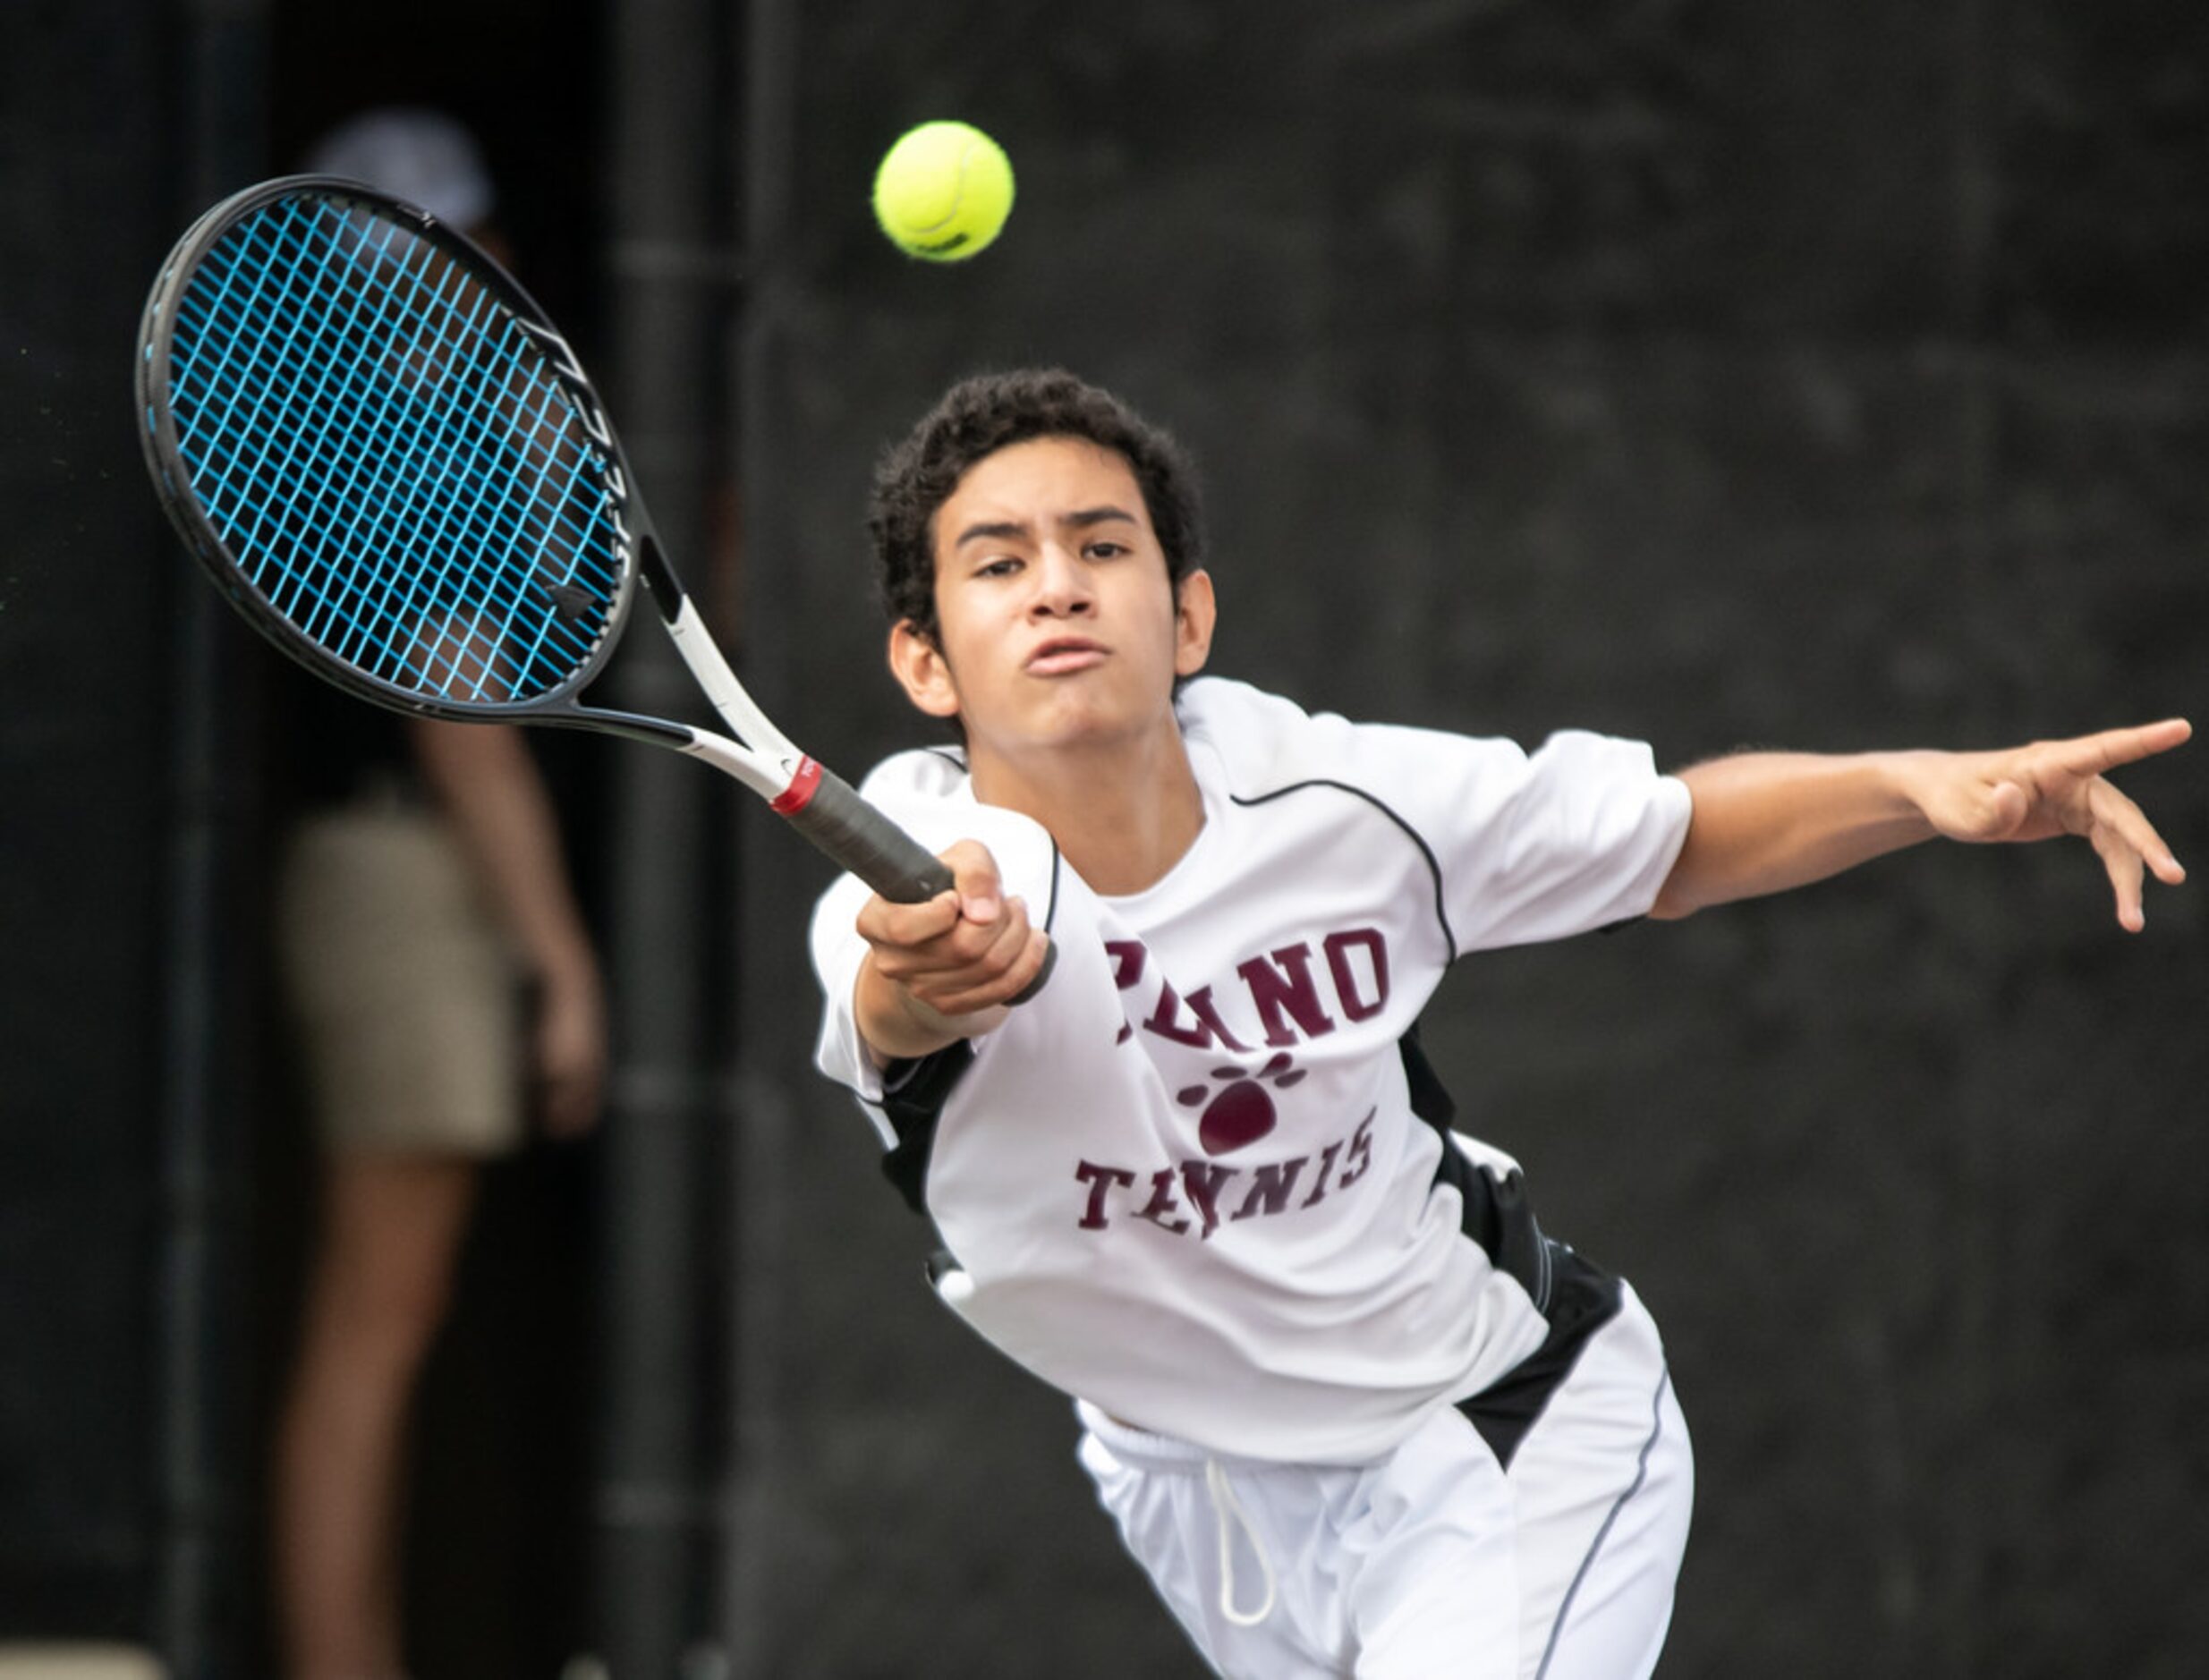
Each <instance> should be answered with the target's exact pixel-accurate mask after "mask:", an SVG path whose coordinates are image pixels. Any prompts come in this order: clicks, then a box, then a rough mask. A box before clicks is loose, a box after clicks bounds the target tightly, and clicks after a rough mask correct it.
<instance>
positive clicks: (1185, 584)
mask: <svg viewBox="0 0 2209 1680" xmlns="http://www.w3.org/2000/svg"><path fill="white" fill-rule="evenodd" d="M1218 618H1219V602H1218V601H1217V600H1215V599H1214V598H1213V597H1212V576H1211V573H1209V572H1203V571H1197V572H1192V573H1189V575H1188V576H1187V577H1185V578H1184V579H1182V580H1181V584H1180V587H1179V588H1177V590H1175V591H1174V675H1176V676H1194V675H1196V674H1197V673H1198V672H1199V671H1202V669H1203V668H1204V661H1205V660H1206V659H1208V658H1211V650H1212V625H1213V624H1214V623H1215V622H1217V620H1218Z"/></svg>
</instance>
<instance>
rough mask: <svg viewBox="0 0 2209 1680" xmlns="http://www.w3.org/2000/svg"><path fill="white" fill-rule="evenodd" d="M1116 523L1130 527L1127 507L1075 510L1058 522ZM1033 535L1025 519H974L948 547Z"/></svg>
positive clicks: (1083, 525)
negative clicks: (1121, 522)
mask: <svg viewBox="0 0 2209 1680" xmlns="http://www.w3.org/2000/svg"><path fill="white" fill-rule="evenodd" d="M1115 520H1121V521H1125V522H1126V523H1128V524H1130V525H1132V524H1134V522H1135V516H1134V514H1133V513H1129V512H1128V511H1127V510H1126V508H1124V507H1117V506H1115V505H1112V504H1111V503H1109V502H1107V503H1103V504H1101V505H1099V506H1096V507H1084V508H1078V509H1076V510H1075V512H1073V513H1066V514H1063V515H1062V516H1061V517H1060V518H1059V521H1058V522H1059V523H1060V524H1061V525H1066V526H1070V527H1072V528H1073V529H1074V530H1089V529H1090V528H1091V527H1092V526H1093V525H1105V524H1109V523H1111V522H1113V521H1115ZM1030 535H1032V531H1031V530H1030V528H1029V526H1028V524H1027V522H1025V521H1024V520H1017V519H985V520H977V521H976V522H974V523H973V524H972V525H969V526H968V527H967V528H966V529H965V530H963V531H961V532H960V533H959V534H958V537H957V539H956V540H955V541H954V542H953V543H952V545H951V546H952V547H953V548H955V549H956V548H963V547H965V546H966V545H967V544H968V543H970V542H1004V541H1009V540H1011V539H1016V538H1022V537H1027V536H1030Z"/></svg>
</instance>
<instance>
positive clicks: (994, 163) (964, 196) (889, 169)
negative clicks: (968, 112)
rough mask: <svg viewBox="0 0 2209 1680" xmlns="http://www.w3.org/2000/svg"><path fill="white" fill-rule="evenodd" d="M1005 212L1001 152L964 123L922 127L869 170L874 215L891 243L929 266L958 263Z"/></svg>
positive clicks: (1008, 191) (1007, 172) (1006, 170)
mask: <svg viewBox="0 0 2209 1680" xmlns="http://www.w3.org/2000/svg"><path fill="white" fill-rule="evenodd" d="M1012 211H1013V166H1012V165H1011V163H1010V162H1008V161H1007V158H1006V156H1005V152H1004V149H1003V148H1001V147H999V146H998V143H997V142H996V141H995V140H991V139H990V137H989V136H988V135H987V134H985V133H983V132H981V130H980V129H978V128H973V127H971V126H970V125H968V124H967V123H922V124H921V125H920V127H918V128H916V129H909V130H907V131H906V132H905V133H904V134H902V135H900V136H899V137H898V140H897V143H896V145H895V146H892V147H891V148H889V150H888V152H887V153H886V154H884V156H883V158H882V166H881V167H880V168H879V169H878V170H876V171H875V172H874V214H875V219H876V220H878V221H879V222H880V223H881V224H882V231H883V232H884V233H888V235H889V237H890V242H891V243H893V244H895V245H896V247H897V249H898V250H902V251H904V252H905V253H906V254H907V255H908V256H913V257H920V258H923V259H926V260H928V261H930V262H964V260H965V259H967V258H969V257H971V256H973V254H974V253H975V252H976V251H978V250H981V249H982V248H983V247H984V246H985V245H987V244H989V242H990V241H991V240H993V239H995V238H996V237H997V236H998V230H999V229H1001V228H1002V227H1003V226H1004V225H1005V218H1006V217H1007V216H1010V215H1011V214H1012Z"/></svg>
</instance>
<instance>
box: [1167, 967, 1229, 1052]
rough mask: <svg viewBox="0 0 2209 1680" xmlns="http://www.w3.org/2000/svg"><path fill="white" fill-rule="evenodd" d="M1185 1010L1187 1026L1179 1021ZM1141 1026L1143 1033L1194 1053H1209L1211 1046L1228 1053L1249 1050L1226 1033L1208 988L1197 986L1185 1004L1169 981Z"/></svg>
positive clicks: (1210, 989) (1224, 1024)
mask: <svg viewBox="0 0 2209 1680" xmlns="http://www.w3.org/2000/svg"><path fill="white" fill-rule="evenodd" d="M1184 1008H1186V1009H1187V1010H1188V1012H1189V1015H1190V1019H1191V1021H1192V1022H1193V1024H1191V1025H1187V1026H1184V1025H1183V1024H1182V1022H1181V1020H1180V1015H1181V1012H1182V1010H1183V1009H1184ZM1143 1031H1146V1032H1155V1033H1157V1034H1158V1035H1159V1037H1160V1038H1161V1039H1172V1040H1173V1041H1174V1042H1175V1043H1176V1044H1185V1045H1187V1046H1188V1047H1189V1048H1192V1049H1195V1050H1209V1049H1211V1048H1212V1047H1213V1046H1214V1045H1219V1046H1222V1047H1223V1048H1227V1049H1230V1050H1247V1049H1249V1048H1250V1046H1248V1045H1247V1044H1245V1043H1244V1042H1243V1041H1242V1040H1241V1039H1237V1038H1236V1036H1235V1035H1234V1034H1233V1033H1232V1032H1229V1031H1228V1029H1227V1025H1226V1023H1225V1022H1222V1021H1221V1020H1220V1019H1219V1010H1218V1008H1216V1007H1215V1006H1214V1005H1213V1003H1212V988H1211V987H1209V986H1200V987H1198V988H1196V990H1194V991H1193V992H1191V993H1190V994H1189V1000H1188V1002H1187V1003H1186V1004H1184V1003H1183V1002H1182V1000H1181V995H1180V994H1179V993H1178V992H1177V991H1175V990H1174V988H1173V986H1172V984H1171V983H1170V982H1168V984H1166V985H1164V986H1162V987H1160V989H1159V1000H1158V1006H1157V1007H1156V1008H1155V1009H1153V1010H1151V1018H1150V1019H1149V1020H1148V1021H1146V1022H1143Z"/></svg>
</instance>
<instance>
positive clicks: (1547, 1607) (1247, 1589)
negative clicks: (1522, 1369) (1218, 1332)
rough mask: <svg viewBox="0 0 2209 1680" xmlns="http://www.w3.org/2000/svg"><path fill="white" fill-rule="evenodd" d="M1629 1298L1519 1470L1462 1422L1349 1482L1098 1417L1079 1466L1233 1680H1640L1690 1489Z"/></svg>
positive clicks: (1673, 1414) (1433, 1427) (1537, 1427)
mask: <svg viewBox="0 0 2209 1680" xmlns="http://www.w3.org/2000/svg"><path fill="white" fill-rule="evenodd" d="M1621 1289H1622V1290H1623V1299H1622V1302H1621V1304H1620V1307H1619V1312H1618V1314H1617V1316H1616V1317H1614V1318H1613V1319H1610V1322H1608V1323H1607V1324H1605V1325H1603V1327H1602V1328H1601V1329H1599V1330H1597V1331H1596V1332H1595V1334H1594V1335H1593V1336H1592V1337H1591V1338H1590V1339H1589V1341H1588V1343H1587V1345H1585V1347H1584V1348H1583V1349H1582V1350H1581V1353H1580V1356H1579V1358H1578V1360H1577V1361H1576V1363H1575V1364H1574V1366H1573V1369H1572V1370H1571V1372H1570V1373H1569V1374H1568V1376H1567V1377H1566V1378H1565V1379H1564V1380H1563V1381H1562V1382H1561V1383H1560V1384H1559V1387H1557V1389H1556V1390H1555V1391H1554V1392H1553V1393H1552V1394H1551V1396H1550V1399H1549V1403H1548V1404H1547V1405H1546V1406H1545V1407H1544V1409H1543V1411H1542V1414H1541V1416H1540V1417H1539V1418H1538V1419H1537V1420H1536V1421H1535V1422H1534V1425H1533V1427H1532V1428H1531V1429H1530V1430H1528V1431H1527V1433H1526V1434H1525V1437H1524V1438H1523V1439H1521V1440H1520V1442H1519V1443H1518V1445H1517V1448H1516V1450H1515V1451H1514V1452H1513V1453H1512V1455H1511V1460H1510V1465H1509V1468H1508V1470H1507V1469H1506V1468H1505V1467H1504V1466H1503V1465H1502V1464H1500V1463H1499V1462H1498V1460H1497V1457H1496V1455H1495V1454H1494V1453H1493V1452H1492V1451H1491V1450H1490V1447H1489V1446H1488V1443H1487V1442H1486V1441H1485V1440H1484V1439H1483V1438H1482V1436H1481V1434H1480V1432H1479V1431H1478V1430H1475V1429H1474V1426H1473V1425H1472V1423H1471V1422H1470V1421H1467V1419H1466V1417H1465V1416H1464V1415H1463V1414H1462V1413H1459V1412H1457V1410H1455V1409H1454V1408H1450V1407H1445V1408H1443V1409H1442V1410H1440V1412H1438V1413H1435V1415H1434V1416H1433V1417H1432V1418H1431V1419H1430V1420H1429V1421H1427V1422H1426V1423H1425V1424H1424V1425H1423V1426H1422V1427H1421V1428H1420V1429H1419V1430H1417V1431H1416V1432H1415V1434H1413V1436H1412V1437H1411V1438H1409V1439H1408V1440H1406V1442H1405V1443H1404V1444H1403V1445H1402V1446H1401V1447H1398V1448H1397V1449H1396V1450H1395V1451H1394V1452H1393V1453H1391V1454H1389V1455H1388V1456H1387V1457H1385V1458H1383V1459H1381V1460H1380V1461H1378V1462H1376V1463H1374V1464H1365V1465H1354V1466H1347V1467H1343V1466H1326V1465H1305V1464H1267V1463H1263V1462H1261V1461H1256V1460H1250V1459H1236V1458H1226V1457H1221V1456H1219V1455H1216V1454H1208V1453H1206V1452H1205V1451H1204V1450H1203V1449H1202V1447H1195V1446H1193V1445H1191V1444H1189V1443H1187V1442H1184V1441H1178V1440H1174V1439H1171V1438H1168V1437H1165V1436H1160V1435H1151V1434H1148V1433H1146V1432H1144V1431H1143V1430H1134V1429H1130V1428H1129V1427H1128V1426H1126V1424H1123V1423H1119V1422H1117V1421H1114V1420H1112V1419H1110V1418H1109V1417H1107V1416H1105V1414H1104V1413H1101V1412H1100V1411H1098V1410H1097V1408H1096V1407H1094V1406H1092V1405H1090V1404H1087V1403H1086V1402H1084V1403H1082V1404H1080V1405H1079V1408H1078V1409H1079V1412H1080V1415H1081V1419H1082V1421H1083V1425H1084V1430H1085V1432H1084V1434H1083V1438H1082V1443H1081V1448H1080V1455H1081V1461H1082V1464H1083V1468H1084V1469H1086V1470H1087V1471H1088V1472H1089V1473H1090V1475H1091V1477H1092V1480H1094V1481H1095V1482H1096V1484H1097V1490H1098V1495H1099V1497H1100V1499H1101V1500H1102V1501H1103V1504H1104V1506H1105V1508H1106V1510H1108V1511H1109V1512H1110V1513H1111V1514H1112V1516H1113V1519H1114V1520H1115V1521H1116V1522H1117V1523H1118V1524H1119V1529H1120V1536H1121V1538H1122V1540H1125V1541H1126V1545H1127V1548H1128V1550H1129V1551H1131V1552H1133V1553H1134V1556H1135V1557H1136V1559H1137V1561H1138V1562H1140V1563H1141V1564H1142V1565H1143V1568H1144V1569H1145V1570H1146V1571H1147V1572H1148V1573H1149V1574H1150V1576H1151V1584H1152V1585H1153V1586H1155V1587H1156V1588H1157V1590H1158V1592H1159V1595H1160V1597H1161V1598H1163V1599H1165V1601H1166V1604H1167V1607H1168V1608H1169V1609H1171V1610H1172V1611H1173V1613H1174V1615H1175V1616H1176V1617H1177V1619H1178V1620H1179V1621H1180V1623H1181V1625H1182V1627H1183V1628H1184V1629H1185V1631H1186V1632H1187V1633H1188V1634H1189V1637H1190V1638H1191V1639H1192V1640H1194V1642H1195V1643H1196V1648H1197V1650H1199V1651H1200V1652H1202V1654H1203V1656H1204V1658H1205V1659H1206V1660H1207V1661H1208V1662H1210V1663H1211V1666H1212V1667H1213V1668H1215V1669H1216V1670H1217V1671H1218V1672H1219V1673H1220V1674H1222V1675H1225V1676H1230V1677H1231V1680H1245V1676H1246V1677H1247V1680H1307V1677H1309V1676H1359V1680H1413V1677H1414V1676H1418V1677H1419V1680H1440V1677H1441V1676H1449V1680H1636V1676H1648V1675H1649V1674H1650V1673H1651V1672H1652V1671H1653V1670H1654V1668H1655V1667H1656V1665H1657V1654H1658V1652H1659V1650H1661V1648H1662V1646H1663V1644H1664V1635H1665V1629H1666V1627H1667V1626H1668V1625H1669V1623H1670V1621H1671V1616H1672V1591H1673V1583H1674V1582H1675V1581H1676V1579H1677V1578H1678V1574H1679V1566H1680V1557H1681V1555H1682V1553H1683V1552H1684V1551H1685V1550H1686V1543H1687V1519H1688V1512H1689V1508H1690V1506H1692V1504H1693V1502H1694V1491H1695V1469H1694V1456H1693V1454H1692V1452H1691V1450H1690V1448H1689V1446H1688V1441H1687V1428H1686V1421H1685V1420H1684V1419H1683V1418H1682V1417H1681V1415H1680V1409H1679V1405H1678V1401H1677V1400H1676V1399H1675V1398H1674V1397H1673V1394H1672V1386H1671V1381H1670V1379H1669V1375H1668V1373H1667V1371H1666V1369H1665V1363H1664V1350H1663V1346H1662V1345H1661V1342H1660V1341H1659V1339H1658V1336H1657V1327H1656V1325H1655V1323H1654V1322H1653V1320H1652V1319H1651V1318H1650V1316H1649V1313H1648V1311H1646V1310H1645V1309H1644V1307H1643V1305H1642V1303H1641V1302H1640V1301H1639V1299H1638V1298H1636V1295H1635V1294H1634V1292H1633V1291H1632V1289H1630V1288H1627V1287H1626V1286H1625V1285H1621ZM1261 1612H1262V1614H1261Z"/></svg>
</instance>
